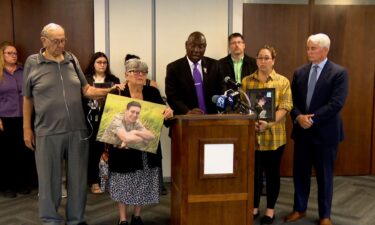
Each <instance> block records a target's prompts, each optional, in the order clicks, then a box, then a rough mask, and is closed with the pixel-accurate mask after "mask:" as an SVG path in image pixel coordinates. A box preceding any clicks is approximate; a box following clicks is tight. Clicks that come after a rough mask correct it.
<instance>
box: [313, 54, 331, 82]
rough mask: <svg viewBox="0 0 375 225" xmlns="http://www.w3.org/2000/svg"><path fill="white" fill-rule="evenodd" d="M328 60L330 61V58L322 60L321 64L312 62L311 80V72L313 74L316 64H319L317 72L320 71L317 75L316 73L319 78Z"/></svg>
mask: <svg viewBox="0 0 375 225" xmlns="http://www.w3.org/2000/svg"><path fill="white" fill-rule="evenodd" d="M327 61H328V59H327V58H325V59H324V60H323V61H321V62H320V63H319V64H312V65H311V69H310V73H309V82H310V77H311V74H312V71H313V68H314V65H317V66H318V68H317V72H318V73H317V75H316V80H318V79H319V77H320V73H321V72H322V70H323V68H324V66H325V65H326V63H327Z"/></svg>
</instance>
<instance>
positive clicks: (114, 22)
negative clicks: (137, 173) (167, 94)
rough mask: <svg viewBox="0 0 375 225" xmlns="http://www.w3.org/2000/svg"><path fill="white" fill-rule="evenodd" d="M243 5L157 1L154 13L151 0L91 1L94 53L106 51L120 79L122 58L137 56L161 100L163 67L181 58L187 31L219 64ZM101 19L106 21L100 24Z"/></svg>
mask: <svg viewBox="0 0 375 225" xmlns="http://www.w3.org/2000/svg"><path fill="white" fill-rule="evenodd" d="M107 1H108V0H107ZM242 2H243V1H242V0H206V1H201V0H190V1H185V0H155V8H153V1H151V0H110V1H108V2H106V0H95V16H96V18H97V17H98V18H99V17H100V18H102V19H101V20H100V19H98V20H99V21H97V20H95V27H96V28H98V29H95V46H96V49H95V50H96V51H97V50H100V51H105V48H104V47H103V46H107V49H108V51H109V52H106V53H107V55H109V56H110V63H111V64H110V65H111V69H112V72H113V73H114V74H115V75H117V76H119V77H120V78H121V79H123V73H124V68H123V58H124V55H125V54H126V53H134V54H136V55H139V56H140V57H141V58H142V59H143V60H144V61H146V62H147V64H148V65H149V68H150V69H149V71H151V73H152V74H150V75H149V76H154V77H155V78H156V81H157V83H158V85H159V88H160V92H161V94H162V95H164V80H165V73H166V71H165V69H166V65H167V64H168V63H170V62H172V61H174V60H176V59H178V58H180V57H183V56H184V55H185V46H184V43H185V41H186V39H187V36H188V35H189V34H190V33H191V32H193V31H201V32H202V33H204V34H205V36H206V39H207V49H206V56H209V57H212V58H216V59H219V58H221V57H223V56H225V55H226V54H227V37H228V33H230V32H231V31H232V30H233V31H236V32H242ZM105 3H107V4H108V10H107V11H106V10H105V7H104V5H105ZM229 4H230V5H229ZM229 6H230V7H229ZM229 9H230V10H231V11H230V12H229ZM103 14H105V15H107V18H108V21H103V20H105V16H104V17H103ZM153 15H154V16H153ZM232 15H233V16H232ZM229 16H231V17H230V18H229ZM240 17H241V18H240ZM229 25H230V26H229ZM103 26H104V27H105V28H108V30H109V34H107V36H108V39H106V38H105V36H103V32H102V31H103V29H105V28H103ZM230 29H231V30H230ZM153 31H155V32H154V33H153ZM153 37H155V38H153ZM97 46H98V48H97ZM167 133H168V130H167V129H165V128H164V129H163V132H162V139H161V143H162V149H163V170H164V171H163V172H164V177H170V153H171V152H170V151H171V149H170V139H169V137H168V136H167Z"/></svg>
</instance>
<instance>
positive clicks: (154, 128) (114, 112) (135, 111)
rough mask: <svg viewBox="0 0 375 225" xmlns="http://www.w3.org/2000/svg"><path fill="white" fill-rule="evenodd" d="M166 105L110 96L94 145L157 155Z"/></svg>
mask: <svg viewBox="0 0 375 225" xmlns="http://www.w3.org/2000/svg"><path fill="white" fill-rule="evenodd" d="M165 109H166V106H165V105H160V104H155V103H152V102H147V101H142V100H138V99H132V98H128V97H124V96H119V95H113V94H109V95H108V96H107V100H106V103H105V106H104V112H103V115H102V119H101V121H100V126H99V131H98V135H97V136H96V140H97V141H101V142H105V143H108V144H113V145H116V146H120V147H122V148H133V149H137V150H140V151H146V152H151V153H156V150H157V147H158V143H159V140H160V133H161V129H162V126H163V121H164V117H163V112H164V110H165Z"/></svg>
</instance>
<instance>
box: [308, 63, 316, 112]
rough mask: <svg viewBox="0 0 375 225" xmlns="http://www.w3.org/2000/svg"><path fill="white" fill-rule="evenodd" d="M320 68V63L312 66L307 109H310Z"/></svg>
mask: <svg viewBox="0 0 375 225" xmlns="http://www.w3.org/2000/svg"><path fill="white" fill-rule="evenodd" d="M318 68H319V66H318V65H313V66H312V72H311V75H310V78H309V83H308V87H307V95H306V111H308V110H309V107H310V103H311V98H312V96H313V94H314V89H315V85H316V81H317V77H318Z"/></svg>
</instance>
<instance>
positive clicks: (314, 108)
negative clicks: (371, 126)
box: [291, 60, 348, 145]
mask: <svg viewBox="0 0 375 225" xmlns="http://www.w3.org/2000/svg"><path fill="white" fill-rule="evenodd" d="M311 66H312V64H311V63H310V64H307V65H305V66H302V67H301V68H299V69H297V70H296V71H295V72H294V76H293V81H292V86H291V89H292V95H293V109H292V111H291V117H292V121H295V119H296V117H297V116H298V115H300V114H315V116H314V117H313V118H312V119H313V121H314V123H313V125H312V126H311V127H310V128H309V129H303V128H302V127H301V126H300V125H299V124H298V122H295V123H294V126H293V131H292V138H293V139H294V140H299V141H305V140H308V141H309V142H312V143H314V144H324V145H329V144H338V143H339V142H340V141H342V140H343V138H344V131H343V123H342V119H341V117H340V111H341V109H342V107H343V106H344V103H345V99H346V97H347V95H348V73H347V71H346V70H345V68H343V67H341V66H340V65H337V64H335V63H333V62H331V61H329V60H328V61H327V63H326V64H325V66H324V67H323V70H322V72H321V74H320V76H319V79H318V81H317V83H316V86H315V89H314V93H313V96H312V99H311V103H310V107H309V110H308V111H307V110H306V95H307V83H308V79H309V73H310V68H311Z"/></svg>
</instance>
